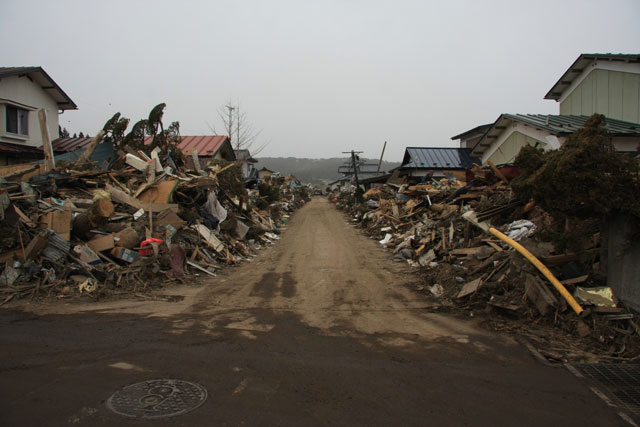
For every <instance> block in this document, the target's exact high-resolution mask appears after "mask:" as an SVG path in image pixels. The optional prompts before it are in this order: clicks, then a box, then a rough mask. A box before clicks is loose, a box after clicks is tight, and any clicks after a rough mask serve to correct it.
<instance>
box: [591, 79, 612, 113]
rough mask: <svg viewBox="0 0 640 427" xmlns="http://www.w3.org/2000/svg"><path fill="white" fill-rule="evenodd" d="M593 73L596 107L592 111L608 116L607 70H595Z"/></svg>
mask: <svg viewBox="0 0 640 427" xmlns="http://www.w3.org/2000/svg"><path fill="white" fill-rule="evenodd" d="M595 75H596V76H595V83H596V90H595V93H596V104H595V105H596V108H595V110H594V111H597V112H599V113H601V114H604V115H605V116H607V117H609V72H608V71H605V70H596V71H595Z"/></svg>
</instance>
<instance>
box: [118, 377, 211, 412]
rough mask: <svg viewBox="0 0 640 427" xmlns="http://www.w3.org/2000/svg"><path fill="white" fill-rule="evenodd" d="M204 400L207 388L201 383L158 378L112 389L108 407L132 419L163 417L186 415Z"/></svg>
mask: <svg viewBox="0 0 640 427" xmlns="http://www.w3.org/2000/svg"><path fill="white" fill-rule="evenodd" d="M205 400H207V390H206V389H205V388H204V387H202V386H201V385H200V384H196V383H192V382H189V381H182V380H171V379H160V380H149V381H144V382H141V383H137V384H132V385H130V386H127V387H125V388H123V389H122V390H120V391H117V392H115V393H114V394H113V395H111V397H110V398H109V399H108V400H107V408H109V409H110V410H112V411H113V412H115V413H116V414H119V415H124V416H125V417H133V418H165V417H174V416H176V415H182V414H186V413H187V412H189V411H192V410H194V409H196V408H197V407H199V406H200V405H202V404H203V403H204V401H205Z"/></svg>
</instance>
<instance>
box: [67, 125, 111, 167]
mask: <svg viewBox="0 0 640 427" xmlns="http://www.w3.org/2000/svg"><path fill="white" fill-rule="evenodd" d="M103 136H104V130H101V131H100V132H98V134H97V135H96V136H94V137H93V139H92V140H91V142H90V143H89V145H88V146H87V148H86V149H85V150H84V152H83V153H82V154H80V157H78V160H76V161H75V162H74V163H73V165H74V166H77V165H81V164H83V163H86V162H88V161H89V159H90V158H91V155H92V154H93V152H94V151H96V147H98V144H100V141H102V137H103Z"/></svg>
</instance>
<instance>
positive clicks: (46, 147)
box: [38, 108, 56, 172]
mask: <svg viewBox="0 0 640 427" xmlns="http://www.w3.org/2000/svg"><path fill="white" fill-rule="evenodd" d="M38 119H39V120H40V133H41V134H42V150H43V151H44V171H45V172H49V171H50V170H51V169H53V168H55V167H56V161H55V159H54V158H53V147H52V146H51V140H50V139H49V129H48V128H47V112H46V111H45V110H44V108H41V109H40V110H38Z"/></svg>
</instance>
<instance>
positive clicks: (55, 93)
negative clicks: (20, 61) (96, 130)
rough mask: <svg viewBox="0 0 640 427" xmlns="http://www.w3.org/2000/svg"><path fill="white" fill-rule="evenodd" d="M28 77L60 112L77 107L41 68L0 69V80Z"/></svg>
mask: <svg viewBox="0 0 640 427" xmlns="http://www.w3.org/2000/svg"><path fill="white" fill-rule="evenodd" d="M23 75H28V76H29V77H30V78H31V79H32V80H33V81H34V82H35V83H37V84H39V85H40V87H41V88H42V89H43V90H44V91H45V92H46V93H48V94H49V95H50V96H51V97H52V98H53V99H55V101H56V102H57V104H58V109H60V110H77V109H78V106H77V105H76V104H75V102H73V101H72V100H71V98H69V95H67V94H66V93H64V91H63V90H62V88H61V87H60V86H58V84H57V83H56V82H55V81H54V80H53V79H52V78H51V76H49V74H47V72H46V71H44V70H43V69H42V67H0V79H1V78H3V77H10V76H23Z"/></svg>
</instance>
